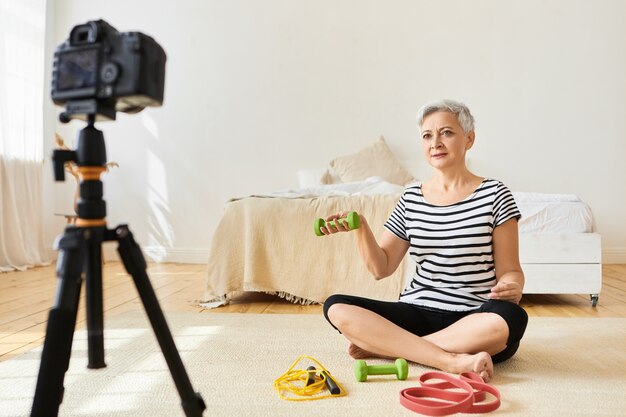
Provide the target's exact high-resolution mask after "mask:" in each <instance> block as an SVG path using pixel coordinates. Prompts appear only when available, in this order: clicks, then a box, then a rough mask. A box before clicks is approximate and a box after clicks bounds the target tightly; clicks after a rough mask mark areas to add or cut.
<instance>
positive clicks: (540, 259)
mask: <svg viewBox="0 0 626 417" xmlns="http://www.w3.org/2000/svg"><path fill="white" fill-rule="evenodd" d="M381 155H382V156H381ZM372 161H373V162H372ZM370 174H374V175H370ZM298 176H299V184H300V186H301V187H300V188H297V189H291V190H281V191H277V192H274V193H269V194H262V195H253V196H247V197H245V198H236V199H232V200H231V201H229V202H228V203H227V204H226V207H225V209H224V215H223V217H222V219H221V220H220V222H219V224H218V226H217V228H216V230H215V233H214V235H213V240H212V244H211V247H210V251H209V260H208V268H207V271H208V274H207V280H206V287H205V292H204V296H203V300H202V304H203V305H204V306H205V307H217V306H220V305H223V304H227V303H228V302H229V300H230V299H231V298H232V297H233V296H234V295H236V294H237V293H239V292H242V291H246V292H248V291H253V292H264V293H270V294H276V295H278V296H280V297H283V298H285V299H287V300H289V301H292V302H295V303H301V304H311V303H323V302H324V300H325V299H326V298H327V297H328V296H330V295H331V294H334V293H349V294H354V295H360V296H364V297H373V298H378V299H384V300H395V299H397V297H398V295H399V293H400V291H401V289H402V288H403V286H404V284H405V283H406V282H407V281H408V280H409V279H410V277H411V275H412V273H413V271H414V270H415V265H414V264H413V263H412V261H411V260H410V259H408V257H407V258H405V260H404V261H403V262H402V265H401V267H400V268H398V270H397V271H396V272H395V273H394V274H393V275H392V276H390V277H388V278H386V279H383V280H379V281H376V280H374V279H373V278H372V276H371V274H370V273H369V272H368V271H367V270H366V268H365V267H364V265H363V263H362V262H361V261H360V258H359V254H358V250H357V247H356V245H355V244H354V241H353V236H351V235H350V234H349V233H344V234H339V235H334V236H332V237H327V236H322V237H318V236H316V235H315V234H314V233H313V221H314V220H315V219H316V218H319V217H325V216H327V215H328V214H330V213H335V212H338V211H342V210H347V209H349V210H355V211H358V212H361V213H363V214H364V215H365V216H366V217H367V219H368V223H369V224H370V225H371V226H372V229H373V232H374V234H376V235H378V234H380V233H381V232H382V230H383V226H382V225H383V223H384V222H385V220H386V219H387V217H388V216H389V213H391V211H392V209H393V207H394V206H395V204H396V202H397V201H398V199H399V198H400V196H401V194H402V192H403V190H404V184H407V183H410V182H411V181H413V180H414V179H413V178H412V177H411V176H410V174H408V172H406V171H405V170H403V168H402V167H401V166H400V165H399V164H398V163H397V161H396V160H395V159H394V158H393V156H392V155H391V153H390V151H389V149H388V148H387V147H386V144H385V142H384V138H381V139H379V141H377V142H376V143H375V144H374V145H372V146H370V149H368V148H366V149H364V150H362V151H361V152H358V153H356V154H354V155H350V156H347V157H340V158H337V159H335V160H333V161H332V162H331V165H330V167H329V168H327V169H320V170H305V171H302V172H300V173H299V175H298ZM513 194H514V197H515V200H516V202H517V204H518V207H519V208H520V211H521V213H522V219H521V220H520V223H519V230H520V238H519V242H520V261H521V264H522V268H523V270H524V275H525V278H526V285H525V288H524V293H526V294H589V296H590V301H591V303H592V305H593V306H596V305H597V303H598V298H599V294H600V290H601V287H602V266H601V245H600V243H601V242H600V235H599V234H597V233H595V228H594V222H593V215H592V212H591V210H590V208H589V206H588V205H587V204H585V203H584V202H583V201H581V200H580V198H578V197H577V196H575V195H564V194H537V193H525V192H515V191H514V192H513Z"/></svg>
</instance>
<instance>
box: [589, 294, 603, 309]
mask: <svg viewBox="0 0 626 417" xmlns="http://www.w3.org/2000/svg"><path fill="white" fill-rule="evenodd" d="M598 298H600V296H599V295H598V294H589V301H590V302H591V306H592V307H595V306H597V305H598Z"/></svg>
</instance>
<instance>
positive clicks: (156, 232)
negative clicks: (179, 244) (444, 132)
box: [147, 151, 174, 248]
mask: <svg viewBox="0 0 626 417" xmlns="http://www.w3.org/2000/svg"><path fill="white" fill-rule="evenodd" d="M147 161H148V166H147V170H148V186H149V187H148V205H149V218H148V222H149V232H148V246H156V247H164V248H170V247H172V246H173V243H174V232H173V229H172V225H171V222H170V202H169V198H168V196H169V193H168V188H167V172H166V170H165V166H164V165H163V162H162V161H161V160H160V159H159V158H158V157H157V156H156V155H155V154H154V153H152V152H151V151H148V158H147Z"/></svg>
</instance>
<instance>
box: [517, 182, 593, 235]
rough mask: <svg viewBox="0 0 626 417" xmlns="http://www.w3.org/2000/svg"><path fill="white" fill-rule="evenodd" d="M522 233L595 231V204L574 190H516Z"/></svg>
mask: <svg viewBox="0 0 626 417" xmlns="http://www.w3.org/2000/svg"><path fill="white" fill-rule="evenodd" d="M513 197H514V198H515V201H516V202H517V206H518V208H519V210H520V212H521V213H522V218H521V219H520V222H519V231H520V233H593V232H594V231H595V225H594V221H593V213H592V212H591V208H590V207H589V206H588V205H587V204H586V203H585V202H584V201H582V200H581V199H580V198H579V197H578V196H576V195H574V194H543V193H524V192H513Z"/></svg>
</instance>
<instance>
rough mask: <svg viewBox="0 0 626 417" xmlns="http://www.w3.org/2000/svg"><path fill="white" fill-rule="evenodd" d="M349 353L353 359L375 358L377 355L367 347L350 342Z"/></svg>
mask: <svg viewBox="0 0 626 417" xmlns="http://www.w3.org/2000/svg"><path fill="white" fill-rule="evenodd" d="M348 355H350V356H351V357H352V358H353V359H367V358H375V357H377V355H375V354H373V353H372V352H368V351H367V350H365V349H361V348H360V347H358V346H357V345H355V344H354V343H350V346H348Z"/></svg>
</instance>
